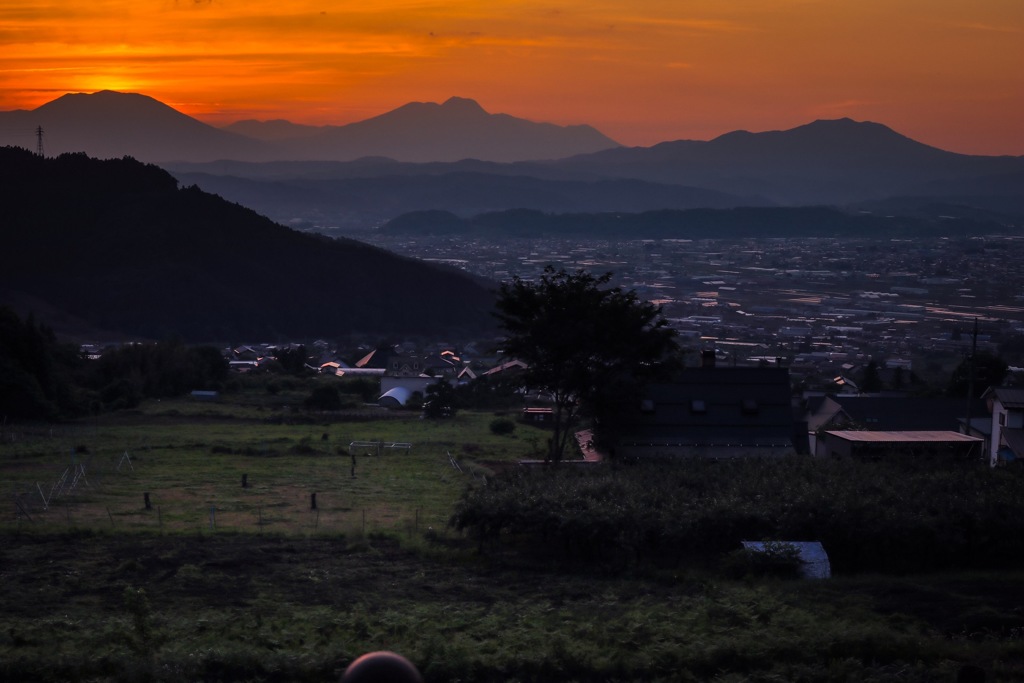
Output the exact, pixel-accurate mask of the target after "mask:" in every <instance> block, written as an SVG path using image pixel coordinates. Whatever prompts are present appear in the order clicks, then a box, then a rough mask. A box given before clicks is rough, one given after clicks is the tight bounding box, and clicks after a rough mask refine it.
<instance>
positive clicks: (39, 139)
mask: <svg viewBox="0 0 1024 683" xmlns="http://www.w3.org/2000/svg"><path fill="white" fill-rule="evenodd" d="M36 154H38V155H39V156H46V155H45V154H43V127H42V126H38V127H36Z"/></svg>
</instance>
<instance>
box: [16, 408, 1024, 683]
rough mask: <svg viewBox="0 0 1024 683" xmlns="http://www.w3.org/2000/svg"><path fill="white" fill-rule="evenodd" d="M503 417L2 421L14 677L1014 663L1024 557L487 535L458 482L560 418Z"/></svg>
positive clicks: (1021, 649) (686, 677)
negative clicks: (384, 661)
mask: <svg viewBox="0 0 1024 683" xmlns="http://www.w3.org/2000/svg"><path fill="white" fill-rule="evenodd" d="M274 400H275V401H281V400H282V397H281V396H276V397H275V398H274ZM494 417H495V415H494V414H493V413H474V412H468V411H466V412H460V413H459V414H458V415H457V417H456V418H455V419H453V420H449V421H443V422H439V423H431V422H428V421H423V420H420V419H418V417H417V416H416V415H413V414H405V413H397V414H392V413H386V412H381V411H378V410H376V409H356V410H352V411H346V412H345V413H344V414H342V415H335V416H333V417H332V418H331V419H329V420H328V419H324V417H323V416H312V417H310V416H307V415H304V414H302V413H301V412H298V411H294V410H291V409H288V408H286V407H281V406H277V407H269V406H268V405H267V403H266V400H265V397H262V396H257V397H245V396H243V397H240V399H239V400H232V401H231V402H230V403H225V404H204V403H197V402H194V401H191V400H180V401H162V402H151V403H147V404H145V405H144V406H142V407H141V409H139V410H137V411H132V412H122V413H116V414H112V415H108V416H105V417H102V418H100V419H96V420H91V421H86V422H82V423H76V424H71V425H60V426H53V427H51V426H40V425H36V426H24V425H17V426H12V425H6V426H5V427H4V429H3V440H2V444H0V482H2V484H3V486H4V490H6V491H8V492H11V495H12V497H11V498H10V499H9V500H10V501H11V503H10V504H9V506H8V508H7V510H8V514H6V515H4V516H3V518H2V519H0V601H2V602H0V604H2V605H3V610H2V614H0V680H5V681H30V680H31V681H158V682H164V681H167V682H170V681H211V682H212V681H224V682H227V681H282V682H283V681H323V682H326V681H336V680H338V678H339V676H340V674H341V672H342V670H343V669H344V667H345V665H346V664H347V663H348V662H350V661H352V660H353V659H354V658H355V657H357V656H358V655H360V654H362V653H364V652H367V651H371V650H377V649H390V650H395V651H399V652H401V653H403V654H405V655H406V656H408V657H409V658H410V659H412V661H413V662H415V663H416V665H417V666H418V667H419V668H420V670H421V671H422V672H423V674H424V676H425V678H426V680H427V681H429V682H430V683H434V682H440V681H480V682H497V681H523V682H526V681H531V682H538V683H541V682H544V683H547V682H549V681H558V682H560V681H581V682H582V681H609V682H611V681H622V682H625V681H715V682H717V683H734V682H739V681H764V682H768V681H807V682H811V681H844V682H851V683H852V682H854V681H914V682H925V681H929V682H947V681H948V682H949V683H952V682H953V681H955V680H956V677H957V672H958V671H959V670H960V669H961V667H963V666H965V665H971V666H977V667H980V668H981V669H982V670H984V671H985V672H986V674H987V679H986V680H988V681H1012V680H1024V575H1022V574H1019V573H995V572H993V573H983V574H957V575H932V576H918V577H886V576H856V577H845V578H842V577H841V578H836V579H832V580H828V581H817V582H799V581H777V580H776V581H773V580H746V581H729V580H725V579H722V578H721V577H719V576H716V575H715V574H714V573H713V572H710V571H709V570H708V569H707V568H698V567H687V566H679V567H675V568H671V569H666V568H661V569H643V568H640V567H634V568H631V569H629V570H627V571H624V572H616V573H611V572H609V571H608V570H607V569H606V568H599V567H588V566H585V565H584V566H579V565H574V566H565V565H559V564H555V563H551V564H545V563H544V562H543V561H539V560H537V559H536V558H533V559H526V558H524V557H521V556H518V555H517V554H516V553H514V552H512V550H511V546H510V545H509V546H504V547H499V548H497V549H492V550H490V551H489V552H490V554H488V555H486V556H480V555H478V554H477V553H476V544H475V543H474V542H473V541H472V539H463V538H462V537H460V536H459V535H458V534H457V533H455V532H454V531H451V530H447V529H446V524H447V520H448V518H449V516H450V514H451V512H452V507H453V505H454V503H455V502H456V500H457V499H458V498H459V496H460V495H461V493H462V492H463V490H464V489H465V487H466V486H473V485H480V482H481V479H482V477H484V476H486V475H487V474H488V473H489V472H490V471H492V470H494V469H496V468H500V467H503V466H507V465H508V464H509V463H513V462H515V461H516V460H518V459H520V458H522V457H529V456H533V455H536V453H537V452H538V451H539V449H540V446H541V445H542V444H543V443H544V440H545V438H546V433H545V432H543V431H540V430H536V429H534V428H530V427H527V426H524V425H518V426H517V427H516V430H515V432H514V434H513V435H511V436H495V435H493V434H491V432H490V430H489V424H490V422H491V420H493V419H494ZM325 435H326V438H325ZM354 441H362V442H388V443H391V442H398V443H409V444H412V446H411V448H410V449H408V450H407V451H406V450H404V449H382V450H381V452H380V454H377V452H376V447H369V446H361V447H358V448H356V449H354V450H353V452H354V453H355V455H356V466H355V467H356V471H355V477H353V476H352V471H351V468H352V457H351V454H350V448H349V445H350V444H351V443H352V442H354ZM371 450H372V451H373V455H368V454H367V453H368V452H369V451H371ZM125 452H127V453H128V457H129V458H130V460H131V465H130V466H128V462H127V459H125V458H124V454H125ZM449 456H451V457H449ZM455 465H458V468H457V467H455ZM81 466H84V473H85V474H84V478H83V479H81V480H80V481H79V482H78V483H77V484H76V485H75V486H74V487H73V488H70V487H69V486H67V485H65V490H64V492H63V493H61V494H59V495H58V494H57V492H56V489H55V486H56V484H57V482H58V481H60V480H61V477H62V476H63V475H65V473H68V475H69V477H70V476H71V474H72V473H74V472H75V471H79V472H81V470H80V467H81ZM76 468H79V469H76ZM243 475H246V480H247V483H248V486H247V487H246V488H242V486H241V480H242V476H243ZM145 493H149V497H150V501H151V509H149V510H147V509H146V508H145V506H144V494H145ZM313 493H316V494H317V510H315V511H314V510H311V509H310V497H311V494H313ZM47 498H48V504H47V505H46V506H45V507H44V504H43V500H44V499H47ZM211 508H212V509H213V510H214V513H213V514H212V515H211V512H210V511H211Z"/></svg>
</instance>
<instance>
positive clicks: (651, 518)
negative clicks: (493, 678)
mask: <svg viewBox="0 0 1024 683" xmlns="http://www.w3.org/2000/svg"><path fill="white" fill-rule="evenodd" d="M1022 474H1024V472H1021V470H1020V469H1019V468H1012V469H995V470H993V469H989V468H987V467H984V466H983V465H982V464H981V463H980V462H973V461H972V462H951V461H948V460H945V461H935V460H933V461H928V462H922V461H921V460H919V459H910V458H895V459H893V460H892V461H875V462H864V461H854V460H833V459H824V458H809V457H806V456H794V457H791V458H786V459H768V460H753V459H751V460H747V459H736V460H724V461H713V460H704V459H693V460H689V461H684V462H678V461H676V462H666V463H662V464H653V465H650V464H649V465H641V464H633V465H607V466H605V467H602V468H598V469H586V470H581V469H578V468H568V467H567V468H560V469H556V470H555V471H530V470H521V469H520V470H513V471H510V472H508V473H506V474H504V475H502V476H500V477H496V478H495V479H492V480H491V481H490V482H489V485H488V486H485V487H479V488H474V489H471V490H469V491H467V493H466V495H465V496H464V497H463V499H462V501H460V503H459V504H458V507H457V511H456V513H455V516H454V518H453V522H454V524H455V525H456V526H457V527H458V528H460V529H465V530H471V531H472V532H473V535H474V537H475V538H477V539H478V540H479V543H480V547H481V548H482V549H485V550H486V548H488V547H492V546H494V545H496V544H498V543H499V542H501V540H502V539H503V538H508V539H513V540H514V541H516V542H518V543H519V544H520V545H521V546H522V547H524V548H526V549H528V551H529V552H544V553H546V554H548V555H549V556H551V557H556V558H560V559H562V560H564V561H569V562H586V563H592V564H595V563H596V564H600V565H605V566H609V567H628V566H635V565H638V564H640V565H642V564H644V563H645V562H649V563H654V564H656V565H659V566H672V567H676V566H680V565H687V564H692V563H693V562H694V561H697V562H700V561H703V560H705V559H707V558H717V557H720V556H722V555H724V554H726V553H728V552H729V551H730V550H734V549H736V548H738V547H739V545H740V542H741V541H744V540H748V541H749V540H763V539H769V540H790V541H803V540H815V541H820V542H821V543H822V544H823V545H824V547H825V549H826V550H827V551H828V554H829V557H830V559H831V563H832V567H833V570H834V571H835V572H836V573H838V574H846V575H849V574H859V573H865V572H883V573H898V574H902V573H925V572H933V571H948V570H963V569H979V570H984V569H1013V568H1018V567H1021V566H1024V516H1022V515H1021V514H1020V512H1021V503H1020V501H1022V500H1024V476H1022ZM1022 623H1024V622H1022Z"/></svg>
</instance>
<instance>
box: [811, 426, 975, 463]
mask: <svg viewBox="0 0 1024 683" xmlns="http://www.w3.org/2000/svg"><path fill="white" fill-rule="evenodd" d="M984 441H985V440H984V439H981V438H978V437H976V436H967V435H966V434H961V433H960V432H954V431H942V430H929V431H900V432H883V431H859V430H834V431H832V430H830V431H826V432H824V433H823V434H821V436H820V437H819V438H818V448H817V453H816V454H817V455H820V456H833V457H851V456H852V457H861V458H880V457H887V456H899V455H910V456H917V457H941V458H946V457H948V458H953V459H961V460H967V459H970V458H981V457H982V450H983V446H984Z"/></svg>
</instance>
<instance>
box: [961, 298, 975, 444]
mask: <svg viewBox="0 0 1024 683" xmlns="http://www.w3.org/2000/svg"><path fill="white" fill-rule="evenodd" d="M977 355H978V319H977V318H975V319H974V335H973V340H972V341H971V355H970V356H968V357H967V417H966V418H964V434H966V435H967V436H970V435H971V404H972V403H974V359H975V357H976V356H977Z"/></svg>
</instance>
